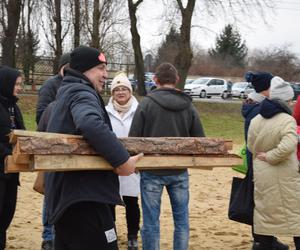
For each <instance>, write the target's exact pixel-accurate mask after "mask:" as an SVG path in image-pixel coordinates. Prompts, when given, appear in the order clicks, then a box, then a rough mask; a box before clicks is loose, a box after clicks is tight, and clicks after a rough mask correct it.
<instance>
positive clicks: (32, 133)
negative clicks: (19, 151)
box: [9, 129, 82, 144]
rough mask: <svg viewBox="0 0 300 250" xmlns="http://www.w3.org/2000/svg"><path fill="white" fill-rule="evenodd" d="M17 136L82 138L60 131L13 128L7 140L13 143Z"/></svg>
mask: <svg viewBox="0 0 300 250" xmlns="http://www.w3.org/2000/svg"><path fill="white" fill-rule="evenodd" d="M18 137H37V138H57V137H60V138H78V139H79V138H82V136H81V135H70V134H60V133H47V132H38V131H30V130H21V129H14V130H13V131H12V132H11V133H10V135H9V142H10V143H12V144H15V143H16V142H17V138H18Z"/></svg>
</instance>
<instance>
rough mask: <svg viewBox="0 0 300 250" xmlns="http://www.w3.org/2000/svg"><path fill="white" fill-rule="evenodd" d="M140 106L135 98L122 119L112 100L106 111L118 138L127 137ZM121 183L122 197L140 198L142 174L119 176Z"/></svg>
mask: <svg viewBox="0 0 300 250" xmlns="http://www.w3.org/2000/svg"><path fill="white" fill-rule="evenodd" d="M137 106H138V102H137V100H136V98H135V97H133V101H132V105H131V107H130V109H129V110H128V112H127V113H126V114H125V115H124V116H123V117H121V116H120V114H119V112H118V111H116V110H115V109H114V107H113V104H112V98H110V99H109V102H108V104H107V106H106V111H107V113H108V116H109V118H110V122H111V125H112V129H113V131H114V133H115V134H116V135H117V137H127V136H128V133H129V129H130V126H131V122H132V119H133V115H134V112H135V110H136V108H137ZM119 182H120V194H121V195H122V196H132V197H138V195H139V193H140V174H139V173H138V174H132V175H129V176H119Z"/></svg>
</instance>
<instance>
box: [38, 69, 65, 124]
mask: <svg viewBox="0 0 300 250" xmlns="http://www.w3.org/2000/svg"><path fill="white" fill-rule="evenodd" d="M61 82H62V76H61V75H60V74H57V75H55V76H53V77H51V78H49V79H47V80H46V81H45V82H44V84H43V85H42V87H41V88H40V90H39V99H38V102H37V106H36V123H37V124H38V123H39V121H40V119H41V116H42V114H43V112H44V110H45V109H46V108H47V106H48V104H49V103H50V102H53V101H54V100H55V97H56V93H57V90H58V89H59V87H60V85H61Z"/></svg>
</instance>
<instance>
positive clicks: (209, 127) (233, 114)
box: [18, 95, 244, 144]
mask: <svg viewBox="0 0 300 250" xmlns="http://www.w3.org/2000/svg"><path fill="white" fill-rule="evenodd" d="M103 99H104V101H105V102H107V101H108V99H109V98H108V97H104V98H103ZM139 99H140V98H139ZM36 102H37V96H34V95H30V96H21V97H20V100H19V102H18V104H19V106H20V108H21V110H22V113H23V117H24V121H25V126H26V128H27V129H28V130H36V124H35V109H36ZM194 105H195V107H196V109H197V110H198V113H199V115H200V119H201V122H202V125H203V127H204V131H205V134H206V136H208V137H223V138H225V139H231V140H233V142H234V143H236V144H243V143H244V119H243V117H242V115H241V104H240V103H206V102H194Z"/></svg>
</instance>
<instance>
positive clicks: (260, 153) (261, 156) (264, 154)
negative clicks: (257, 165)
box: [256, 152, 268, 162]
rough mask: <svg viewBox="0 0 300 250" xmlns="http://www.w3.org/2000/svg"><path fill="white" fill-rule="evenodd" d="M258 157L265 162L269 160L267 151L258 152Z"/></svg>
mask: <svg viewBox="0 0 300 250" xmlns="http://www.w3.org/2000/svg"><path fill="white" fill-rule="evenodd" d="M256 157H257V158H258V159H259V160H261V161H265V162H268V161H267V154H266V153H265V152H257V153H256Z"/></svg>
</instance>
